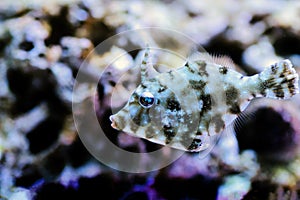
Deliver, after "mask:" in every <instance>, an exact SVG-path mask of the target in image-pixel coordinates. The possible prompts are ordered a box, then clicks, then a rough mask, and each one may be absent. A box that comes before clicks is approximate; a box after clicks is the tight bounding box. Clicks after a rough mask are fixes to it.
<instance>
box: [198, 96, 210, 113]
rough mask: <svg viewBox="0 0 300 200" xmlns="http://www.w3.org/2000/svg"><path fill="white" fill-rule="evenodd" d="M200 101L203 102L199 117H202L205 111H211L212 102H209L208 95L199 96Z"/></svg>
mask: <svg viewBox="0 0 300 200" xmlns="http://www.w3.org/2000/svg"><path fill="white" fill-rule="evenodd" d="M200 99H201V100H202V102H203V107H202V110H201V115H203V114H204V113H206V112H207V111H209V110H211V105H212V100H211V96H210V94H203V95H200Z"/></svg>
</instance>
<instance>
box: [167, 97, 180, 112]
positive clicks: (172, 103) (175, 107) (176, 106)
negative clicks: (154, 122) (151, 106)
mask: <svg viewBox="0 0 300 200" xmlns="http://www.w3.org/2000/svg"><path fill="white" fill-rule="evenodd" d="M167 109H169V110H171V111H179V110H181V107H180V103H179V102H178V101H177V100H175V99H172V98H170V99H167Z"/></svg>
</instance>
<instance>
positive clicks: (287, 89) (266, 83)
mask: <svg viewBox="0 0 300 200" xmlns="http://www.w3.org/2000/svg"><path fill="white" fill-rule="evenodd" d="M258 77H259V79H260V81H261V83H260V86H259V91H260V93H261V94H262V95H263V96H265V97H268V98H275V99H287V98H290V97H292V96H294V95H295V94H297V93H299V87H298V80H299V77H298V74H297V72H296V71H295V69H294V68H293V65H292V63H291V61H290V60H282V61H280V62H277V63H275V64H274V65H272V66H270V67H268V68H267V69H265V70H264V71H263V72H261V73H260V74H259V75H258Z"/></svg>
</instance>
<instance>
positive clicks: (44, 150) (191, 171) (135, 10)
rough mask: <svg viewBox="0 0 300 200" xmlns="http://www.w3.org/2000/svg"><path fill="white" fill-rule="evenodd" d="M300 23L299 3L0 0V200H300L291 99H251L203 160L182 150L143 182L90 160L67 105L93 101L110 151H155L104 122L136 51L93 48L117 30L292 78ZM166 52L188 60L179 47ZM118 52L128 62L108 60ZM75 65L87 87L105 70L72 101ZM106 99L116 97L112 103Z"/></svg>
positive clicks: (298, 126)
mask: <svg viewBox="0 0 300 200" xmlns="http://www.w3.org/2000/svg"><path fill="white" fill-rule="evenodd" d="M299 19H300V1H283V0H282V1H280V0H276V1H268V0H254V1H246V0H241V1H238V0H224V1H223V0H216V1H209V0H203V1H196V0H161V1H151V0H147V1H138V0H124V1H121V0H120V1H117V0H113V1H108V0H81V1H79V0H53V1H39V0H28V1H27V0H23V1H20V0H19V1H9V0H1V2H0V199H9V200H11V199H13V200H17V199H25V200H26V199H124V200H125V199H126V200H129V199H130V200H133V199H138V200H144V199H145V200H146V199H153V200H156V199H161V200H163V199H166V200H169V199H170V200H176V199H185V200H187V199H193V200H195V199H205V200H210V199H219V200H227V199H228V200H236V199H262V200H264V199H295V200H296V199H300V188H299V183H300V182H299V180H300V148H299V147H300V146H299V145H300V143H299V134H300V114H299V113H300V96H299V95H296V96H294V97H293V98H292V99H291V100H287V101H276V100H266V99H257V100H255V101H254V102H252V103H251V105H250V106H249V112H251V113H253V114H254V116H255V117H249V118H243V117H242V118H243V119H242V118H241V119H240V120H239V122H240V123H235V124H234V125H233V127H232V129H231V132H230V133H229V134H224V135H223V136H222V138H221V140H220V141H219V142H218V143H217V145H216V146H215V148H214V149H213V151H212V152H211V153H210V154H209V155H208V156H206V157H205V158H204V159H199V158H198V156H197V154H196V153H186V154H184V155H183V156H182V157H181V158H179V159H178V160H176V161H175V162H174V163H172V164H171V165H169V166H167V167H165V168H163V169H160V170H156V171H152V172H147V173H126V172H121V171H117V170H115V169H112V168H110V167H108V166H106V165H104V164H103V163H101V162H99V161H98V160H97V159H95V158H94V157H93V156H92V155H91V154H90V153H89V152H88V150H87V149H86V147H85V146H84V145H83V143H82V142H81V140H80V138H79V136H78V134H77V130H76V127H75V125H74V121H73V115H72V101H73V102H74V101H76V103H82V104H84V103H85V102H86V101H92V102H93V103H94V104H95V108H96V112H97V117H98V120H99V123H100V124H101V127H102V128H103V131H104V132H105V134H106V136H107V137H108V138H109V140H110V141H111V142H112V143H114V144H116V145H117V146H119V147H120V148H123V149H124V150H127V151H131V152H151V151H154V150H157V149H160V148H161V146H160V145H156V144H153V143H150V142H148V141H146V140H142V139H138V138H133V137H131V136H128V135H126V134H125V133H123V132H119V131H117V130H114V129H113V128H111V125H110V124H111V122H110V121H109V116H110V115H111V113H112V111H111V110H112V109H120V108H121V107H122V105H124V103H125V101H126V100H127V99H126V97H128V95H129V94H130V92H129V91H132V89H133V88H134V87H135V86H136V82H137V81H138V80H137V79H136V78H134V77H127V79H126V78H125V79H126V80H124V81H127V82H128V84H127V87H122V86H120V84H117V81H118V80H116V76H117V75H119V74H120V73H122V72H124V71H126V70H128V69H129V68H131V67H132V66H134V63H135V61H136V59H137V57H138V55H139V53H138V52H136V51H134V52H126V51H125V49H124V48H123V46H122V44H120V45H119V46H113V47H112V48H110V49H109V50H107V51H105V52H97V51H92V50H93V49H94V47H96V46H97V45H99V44H100V43H101V42H103V41H104V40H106V39H108V38H109V37H111V36H113V35H116V34H118V33H121V32H123V31H126V30H132V29H136V28H143V27H153V26H154V27H162V28H167V29H171V30H175V31H179V32H182V33H184V34H186V35H187V36H189V37H191V38H192V39H193V40H194V41H195V42H196V43H197V44H198V45H199V46H202V47H203V48H204V49H205V50H206V51H207V52H209V53H212V54H215V55H227V56H229V57H231V58H232V60H233V61H234V62H235V63H236V70H239V71H240V72H241V73H243V74H246V75H253V74H255V73H258V72H260V71H262V70H263V69H264V67H266V66H269V65H270V64H273V63H274V62H276V61H279V60H281V59H290V60H291V62H292V63H293V64H294V67H295V69H296V70H297V71H298V72H299V71H300V23H299ZM157 37H158V38H159V36H157ZM124 39H128V38H124ZM142 40H143V38H139V36H138V35H135V36H133V37H132V38H129V39H128V42H129V43H130V44H131V45H132V46H135V47H136V48H137V49H138V48H143V47H144V43H143V44H142V43H140V41H142ZM154 40H155V38H154ZM166 43H167V42H166ZM167 45H169V46H172V48H173V49H175V50H176V51H179V52H187V50H186V47H185V44H183V43H182V41H174V42H172V44H167ZM119 54H123V55H125V56H123V57H122V60H121V61H120V62H114V63H111V62H112V60H113V59H115V57H116V55H119ZM84 61H85V62H86V63H87V67H86V69H85V71H86V76H87V79H88V78H92V79H93V78H95V77H94V76H93V74H97V73H100V72H101V71H103V70H104V69H106V68H107V66H109V70H110V71H109V73H107V74H105V76H104V77H102V79H100V81H99V83H98V84H97V85H92V84H90V83H89V81H86V82H82V83H80V84H78V85H77V88H76V90H74V92H75V93H76V96H77V98H76V99H72V94H73V86H74V82H75V78H76V75H77V73H78V70H79V67H80V66H81V64H82V63H83V62H84ZM173 64H174V65H176V63H175V61H174V63H173ZM171 65H172V63H171ZM177 65H178V64H177ZM179 66H180V65H179ZM96 78H97V77H96ZM94 90H96V91H97V94H94V93H93V91H94ZM115 90H118V91H121V95H120V98H119V99H118V101H117V102H115V103H114V104H113V105H111V104H110V98H111V96H112V94H113V91H115ZM122 95H123V96H122ZM81 112H85V110H84V106H83V107H82V110H81ZM233 132H234V133H233ZM99 145H100V147H99V148H100V149H101V148H102V147H101V145H104V146H105V144H102V143H101V144H99ZM145 159H146V158H145ZM141 162H143V161H141Z"/></svg>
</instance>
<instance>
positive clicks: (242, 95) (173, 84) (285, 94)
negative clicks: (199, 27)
mask: <svg viewBox="0 0 300 200" xmlns="http://www.w3.org/2000/svg"><path fill="white" fill-rule="evenodd" d="M148 53H149V51H146V53H145V58H144V60H143V61H142V64H141V81H142V82H141V84H140V85H139V86H138V88H137V89H136V90H135V91H134V92H133V94H132V95H131V97H130V99H129V101H128V103H127V104H126V105H125V107H124V108H123V109H122V110H121V111H119V112H118V113H117V114H115V115H113V116H111V118H110V119H111V121H112V126H113V127H114V128H116V129H118V130H122V131H124V132H127V133H128V134H130V135H133V136H136V137H140V138H145V139H148V140H150V141H152V142H155V143H158V144H163V145H168V146H170V147H173V148H177V149H182V150H185V151H201V150H204V149H206V148H208V147H209V146H210V145H211V140H210V138H211V137H213V136H215V135H218V134H219V133H221V132H222V131H223V130H224V128H225V127H227V126H228V125H229V124H230V123H232V121H233V120H234V119H236V118H237V116H238V115H239V114H240V113H241V112H242V111H243V110H244V109H245V108H246V106H247V105H248V103H249V102H250V101H251V99H253V98H254V97H260V96H263V97H269V98H277V99H286V98H289V97H291V96H293V95H295V94H296V93H298V75H297V74H296V72H295V70H294V69H293V68H292V64H291V62H290V61H289V60H283V61H280V62H278V63H275V64H274V65H272V66H271V67H269V68H266V70H264V71H263V72H261V73H260V74H257V75H254V76H250V77H248V76H243V75H242V74H240V73H238V72H236V71H234V70H231V69H229V68H227V67H226V66H222V65H219V64H217V63H215V62H213V59H212V60H210V61H208V60H205V59H204V60H194V61H188V62H186V64H185V65H184V66H183V67H181V68H179V69H176V70H173V71H169V72H167V73H161V74H158V73H157V72H155V71H154V68H153V66H152V65H151V64H150V63H149V61H148ZM151 70H152V71H151ZM151 72H154V73H155V74H157V75H156V76H154V77H149V75H148V74H150V73H151ZM152 74H153V73H152ZM144 92H150V93H151V94H152V95H153V96H154V103H153V105H151V106H150V107H144V106H142V105H141V103H140V96H141V95H142V94H143V93H144Z"/></svg>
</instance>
